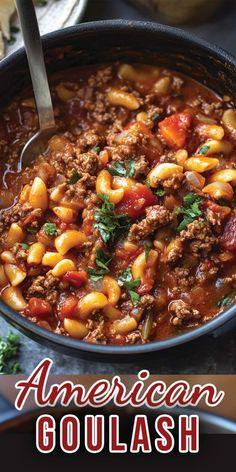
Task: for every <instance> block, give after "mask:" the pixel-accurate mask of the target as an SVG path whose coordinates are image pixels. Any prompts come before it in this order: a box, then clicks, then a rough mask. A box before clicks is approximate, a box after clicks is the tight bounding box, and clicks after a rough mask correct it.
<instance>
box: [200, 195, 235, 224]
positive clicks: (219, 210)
mask: <svg viewBox="0 0 236 472" xmlns="http://www.w3.org/2000/svg"><path fill="white" fill-rule="evenodd" d="M202 206H203V208H209V210H211V211H213V213H216V214H217V215H218V216H219V218H220V219H222V220H224V219H225V218H226V217H227V216H229V214H230V213H231V208H229V207H227V206H221V205H218V204H217V203H215V202H212V201H211V200H208V201H206V202H204V203H203V205H202Z"/></svg>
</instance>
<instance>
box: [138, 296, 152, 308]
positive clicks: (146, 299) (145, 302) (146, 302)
mask: <svg viewBox="0 0 236 472" xmlns="http://www.w3.org/2000/svg"><path fill="white" fill-rule="evenodd" d="M154 305H155V297H153V296H152V295H148V294H146V295H142V297H141V298H140V300H139V307H140V308H143V309H144V310H152V309H153V308H154Z"/></svg>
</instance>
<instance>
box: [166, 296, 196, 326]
mask: <svg viewBox="0 0 236 472" xmlns="http://www.w3.org/2000/svg"><path fill="white" fill-rule="evenodd" d="M168 311H169V313H170V315H171V319H170V322H171V323H172V324H173V325H174V326H178V327H187V328H192V327H194V326H196V325H197V324H198V323H199V320H200V318H201V315H200V313H199V311H198V310H195V309H194V308H192V307H191V306H190V305H188V304H187V303H185V302H184V301H183V300H174V301H172V302H171V303H170V304H169V307H168Z"/></svg>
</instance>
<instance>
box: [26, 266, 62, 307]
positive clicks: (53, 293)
mask: <svg viewBox="0 0 236 472" xmlns="http://www.w3.org/2000/svg"><path fill="white" fill-rule="evenodd" d="M59 283H60V279H58V278H57V277H54V276H53V275H52V274H50V273H47V274H46V275H45V276H43V275H39V276H38V277H36V278H35V279H34V280H33V283H32V284H31V285H30V287H29V288H28V290H27V293H26V299H27V300H28V299H29V298H31V297H39V298H43V299H45V300H47V301H48V302H49V303H50V304H52V305H54V304H56V303H57V301H58V290H57V288H58V286H59Z"/></svg>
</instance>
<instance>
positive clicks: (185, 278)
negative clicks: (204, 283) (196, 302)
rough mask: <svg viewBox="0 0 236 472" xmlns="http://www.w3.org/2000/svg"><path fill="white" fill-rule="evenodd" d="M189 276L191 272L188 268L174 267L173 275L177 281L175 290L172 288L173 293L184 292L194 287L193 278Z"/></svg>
mask: <svg viewBox="0 0 236 472" xmlns="http://www.w3.org/2000/svg"><path fill="white" fill-rule="evenodd" d="M190 274H191V270H190V269H188V267H176V268H175V269H174V270H173V275H174V277H175V278H176V280H177V285H176V288H175V287H174V288H173V292H174V293H175V292H176V293H180V292H183V291H186V290H188V289H189V288H190V287H192V286H193V285H194V282H195V277H193V276H191V275H190Z"/></svg>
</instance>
